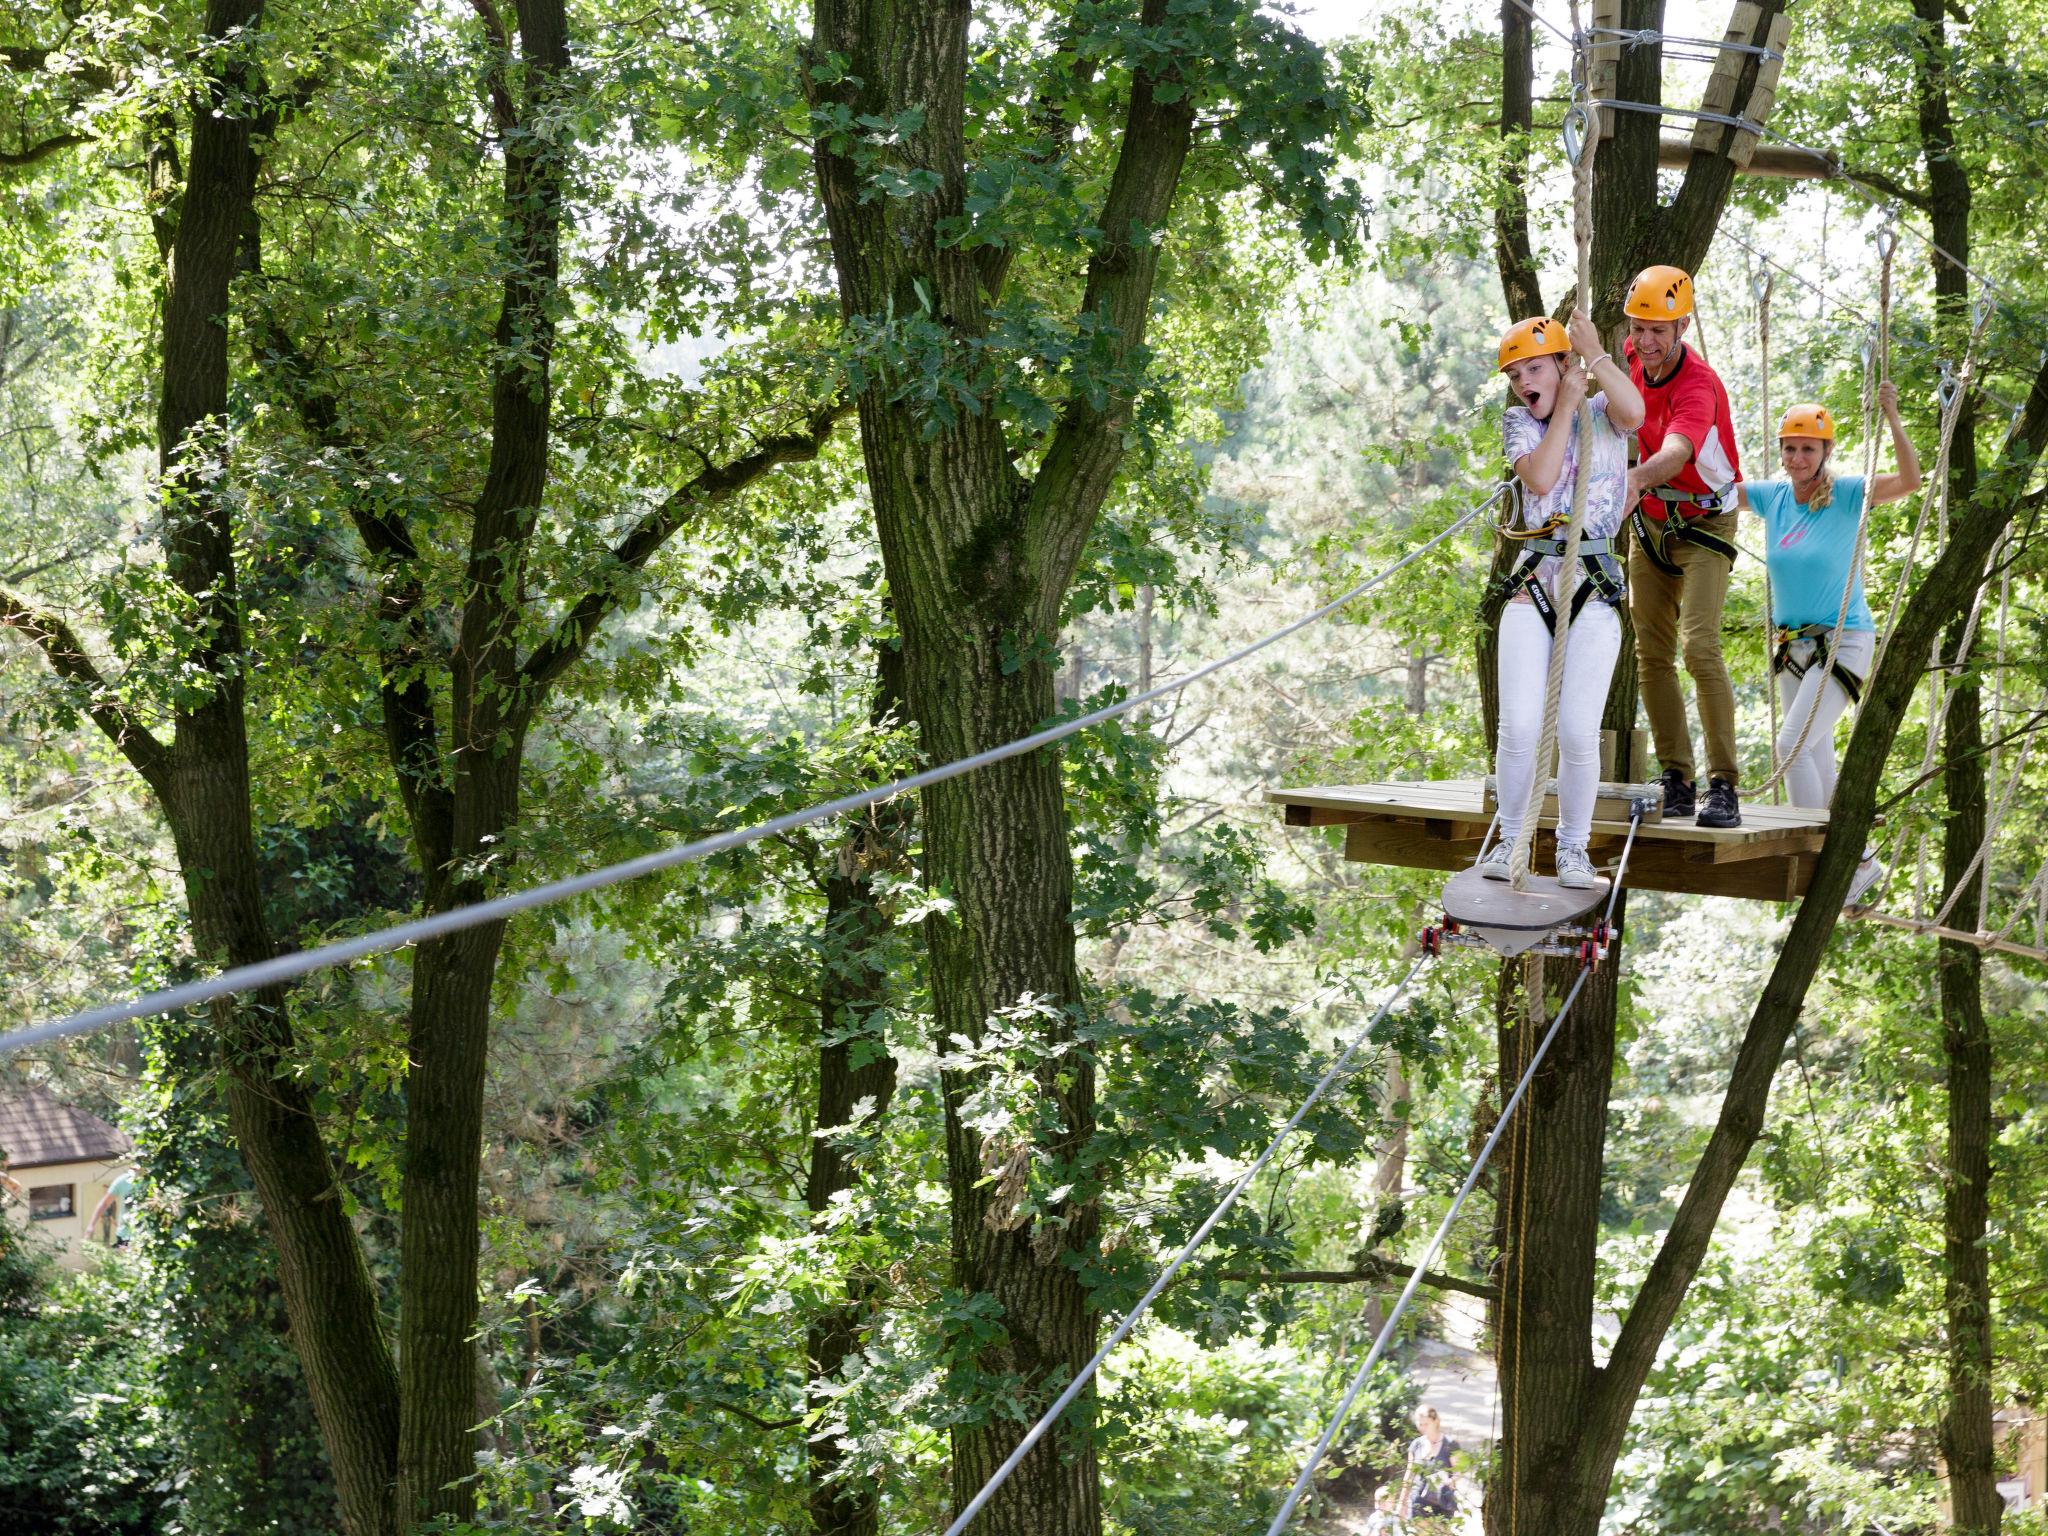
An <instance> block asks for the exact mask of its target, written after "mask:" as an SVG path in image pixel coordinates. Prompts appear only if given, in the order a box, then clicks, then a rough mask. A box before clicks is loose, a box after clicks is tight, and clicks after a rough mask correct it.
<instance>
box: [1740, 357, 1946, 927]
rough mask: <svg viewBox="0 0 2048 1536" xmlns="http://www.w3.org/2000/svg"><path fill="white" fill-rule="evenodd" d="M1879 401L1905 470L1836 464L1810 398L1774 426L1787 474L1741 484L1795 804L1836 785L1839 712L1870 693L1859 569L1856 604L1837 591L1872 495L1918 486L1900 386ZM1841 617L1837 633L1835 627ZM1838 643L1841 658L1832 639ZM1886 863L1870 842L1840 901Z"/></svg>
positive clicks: (1876, 499)
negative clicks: (1860, 469)
mask: <svg viewBox="0 0 2048 1536" xmlns="http://www.w3.org/2000/svg"><path fill="white" fill-rule="evenodd" d="M1877 405H1878V409H1879V410H1880V411H1882V412H1883V413H1884V419H1885V425H1886V426H1887V427H1889V428H1890V429H1891V439H1892V453H1893V455H1894V457H1895V458H1896V459H1897V460H1898V466H1899V467H1898V469H1897V470H1896V471H1895V472H1894V473H1892V474H1889V475H1878V476H1876V477H1874V478H1873V479H1872V480H1871V482H1870V484H1869V486H1868V488H1867V490H1866V487H1865V486H1864V483H1863V477H1862V476H1861V475H1839V476H1838V475H1836V474H1835V473H1834V472H1833V470H1832V469H1831V468H1830V467H1829V466H1830V464H1831V462H1832V460H1833V458H1834V451H1835V418H1834V413H1833V412H1831V411H1829V410H1828V408H1827V407H1826V406H1824V405H1819V404H1815V403H1811V402H1808V403H1805V404H1800V405H1795V406H1793V407H1792V408H1791V409H1790V410H1788V411H1787V412H1785V417H1784V420H1783V421H1781V422H1780V423H1779V425H1778V458H1779V462H1780V463H1781V464H1783V465H1784V468H1785V478H1784V479H1782V480H1766V481H1763V482H1762V483H1760V484H1755V485H1749V486H1745V487H1743V488H1742V491H1741V492H1740V494H1741V496H1742V504H1743V505H1744V506H1746V507H1748V508H1750V509H1751V510H1752V511H1754V512H1756V513H1757V514H1758V515H1759V516H1761V517H1762V518H1763V520H1764V560H1765V563H1766V564H1767V565H1768V567H1769V569H1770V575H1771V624H1772V626H1773V630H1774V634H1773V639H1772V645H1771V672H1772V674H1773V675H1774V678H1775V681H1776V684H1777V689H1778V698H1779V701H1780V702H1781V703H1782V705H1783V706H1784V716H1783V724H1782V725H1781V726H1780V728H1779V732H1778V760H1779V761H1780V762H1783V763H1785V764H1786V765H1787V766H1786V769H1785V788H1786V791H1787V793H1789V794H1790V795H1791V797H1792V803H1793V804H1794V805H1804V806H1812V807H1815V808H1819V807H1824V806H1826V805H1827V803H1828V802H1829V801H1830V800H1832V799H1833V798H1834V794H1835V722H1836V721H1837V720H1839V719H1841V717H1842V712H1843V711H1844V710H1845V709H1847V708H1848V707H1849V706H1850V705H1851V704H1853V703H1856V702H1857V701H1858V700H1860V699H1861V698H1862V697H1863V687H1864V684H1865V683H1866V682H1868V681H1869V678H1870V667H1871V663H1872V661H1873V659H1874V658H1875V656H1876V652H1877V623H1876V620H1875V619H1874V618H1873V617H1872V615H1871V612H1870V603H1869V601H1868V600H1867V599H1866V598H1865V597H1864V595H1863V573H1862V572H1861V571H1860V570H1859V571H1857V572H1856V576H1855V585H1854V587H1852V588H1850V591H1849V604H1848V607H1847V609H1846V610H1845V609H1844V608H1843V606H1842V590H1843V588H1844V587H1845V586H1848V584H1849V573H1850V569H1851V567H1852V566H1853V565H1854V564H1855V562H1856V549H1857V545H1858V543H1859V542H1860V538H1859V535H1860V533H1861V529H1862V525H1863V521H1864V517H1865V515H1866V512H1865V507H1866V504H1867V505H1868V506H1870V507H1881V506H1883V505H1884V504H1885V503H1886V502H1892V501H1899V500H1902V499H1904V498H1905V497H1907V496H1910V495H1912V494H1913V493H1914V492H1915V491H1917V490H1919V489H1920V456H1919V455H1918V454H1917V453H1915V452H1914V451H1913V440H1912V438H1910V437H1908V436H1907V435H1906V428H1905V424H1904V423H1903V422H1902V421H1900V420H1899V391H1898V386H1896V385H1895V384H1893V383H1892V382H1891V381H1890V380H1889V379H1887V380H1886V381H1885V382H1884V383H1883V384H1881V385H1879V386H1878V390H1877ZM1838 615H1839V616H1840V618H1841V621H1842V625H1841V634H1840V636H1839V638H1837V637H1836V634H1835V620H1836V617H1837V616H1838ZM1831 644H1832V645H1833V647H1834V667H1833V669H1832V670H1830V669H1829V667H1828V648H1829V646H1830V645H1831ZM1883 874H1884V865H1883V864H1881V863H1879V862H1878V858H1877V855H1876V853H1875V852H1874V851H1872V850H1870V849H1867V848H1866V849H1865V850H1864V854H1863V862H1862V863H1861V864H1860V865H1858V866H1857V869H1856V878H1855V880H1854V881H1853V882H1851V884H1850V886H1849V895H1848V897H1847V899H1846V900H1845V901H1844V902H1843V905H1844V906H1852V907H1853V906H1855V905H1856V904H1857V903H1858V902H1860V901H1861V900H1862V899H1863V897H1864V895H1865V893H1866V892H1868V891H1869V889H1870V888H1871V886H1872V885H1874V884H1875V883H1876V882H1877V880H1878V879H1879V878H1880V877H1881V876H1882V875H1883Z"/></svg>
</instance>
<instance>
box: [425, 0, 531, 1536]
mask: <svg viewBox="0 0 2048 1536" xmlns="http://www.w3.org/2000/svg"><path fill="white" fill-rule="evenodd" d="M518 23H519V25H518V34H519V35H518V45H519V52H520V60H521V63H522V65H523V69H522V71H521V79H522V83H523V84H524V86H525V93H526V94H525V99H524V101H523V102H522V103H521V104H520V106H519V107H518V108H517V109H515V108H514V106H513V104H512V86H511V83H510V76H511V73H512V71H511V58H510V54H511V40H510V39H509V38H498V39H496V40H495V41H496V42H497V43H498V45H499V48H500V59H499V62H498V64H497V65H496V67H495V68H494V72H493V78H492V81H491V94H492V100H493V103H494V111H495V113H496V117H497V124H498V127H499V130H500V133H501V136H502V142H503V150H504V155H505V172H504V201H503V210H504V211H503V215H502V217H503V224H504V239H505V246H506V249H507V251H508V252H509V253H510V255H511V258H512V265H511V267H510V270H509V271H508V272H507V274H506V276H505V280H504V296H503V299H502V302H501V304H500V307H499V311H498V328H497V348H496V352H495V356H496V357H497V358H498V359H499V361H497V362H496V363H495V364H494V366H493V377H492V387H491V452H490V462H489V465H488V467H487V469H486V471H485V475H484V484H483V489H482V491H481V493H480V494H479V496H478V498H477V503H476V509H475V513H474V517H473V521H472V524H471V529H470V553H469V564H468V573H467V580H466V582H465V585H464V591H465V594H466V599H467V600H466V601H465V603H464V605H463V610H462V624H461V630H460V634H459V638H458V640H457V643H456V647H455V655H454V667H453V677H452V709H451V713H450V745H451V746H452V748H453V752H452V754H451V756H452V761H453V765H454V766H453V772H452V778H451V784H450V787H451V791H452V796H451V798H452V804H453V812H454V815H453V825H452V838H451V847H450V849H449V862H448V863H444V864H441V865H439V866H437V867H431V868H429V869H428V870H427V871H426V875H427V908H428V910H429V911H446V910H449V909H451V908H454V907H460V906H467V905H469V904H471V903H473V902H476V901H479V900H482V899H483V898H484V897H486V896H487V895H489V894H490V889H491V884H492V881H491V879H489V878H487V877H486V876H485V875H484V874H483V873H482V872H481V871H482V870H483V868H485V867H486V866H488V865H489V864H490V863H491V857H492V854H493V851H494V849H496V848H498V847H501V846H502V843H503V839H504V837H505V834H506V833H507V831H509V830H510V829H511V828H512V826H513V825H514V824H515V823H516V822H517V820H518V817H519V773H520V760H521V755H522V753H523V752H524V750H525V745H526V734H527V729H528V726H529V724H530V723H531V720H532V712H533V709H534V707H535V706H536V704H537V702H538V698H537V695H538V693H539V691H540V690H539V689H538V688H537V687H535V686H534V685H533V684H532V682H531V681H530V679H529V678H528V677H527V676H526V675H525V674H524V673H523V672H522V669H521V659H520V654H519V645H520V634H519V626H520V621H521V617H522V615H523V613H524V610H525V605H526V589H525V583H526V558H527V553H528V546H529V544H530V541H531V537H532V533H533V528H534V523H535V520H536V518H537V517H538V516H539V513H540V508H541V502H542V498H543V497H544V496H545V495H546V492H547V484H548V449H549V410H550V398H551V396H550V389H551V374H550V362H551V359H552V357H553V352H554V340H555V326H554V319H553V304H554V301H555V293H556V287H557V281H558V274H559V269H560V241H561V220H562V201H563V178H564V164H563V160H564V155H565V152H566V147H567V140H566V139H557V138H555V137H554V136H552V135H543V134H539V133H535V132H533V131H531V128H530V126H529V125H531V124H533V123H535V122H537V121H540V120H542V119H544V118H545V117H546V116H547V115H548V114H549V113H550V112H551V111H552V110H553V107H554V102H555V99H556V98H557V97H558V96H559V95H560V92H561V89H562V77H563V76H564V75H565V74H566V72H567V70H568V67H569V44H568V34H567V29H566V21H565V17H564V13H563V7H562V0H519V4H518ZM504 936H505V925H504V924H503V923H487V924H484V925H483V926H481V927H477V928H471V929H469V930H468V931H466V932H464V933H459V934H456V935H454V936H452V937H450V938H446V939H440V940H436V941H435V942H433V943H431V944H426V945H422V946H421V948H420V951H419V954H418V955H417V957H416V958H415V959H414V961H413V995H412V1016H411V1021H410V1030H409V1033H408V1036H407V1054H408V1056H409V1058H410V1061H411V1070H410V1072H409V1073H408V1075H407V1078H406V1137H405V1165H404V1170H403V1175H402V1185H401V1188H402V1195H403V1199H404V1214H403V1219H402V1224H401V1227H400V1259H401V1267H400V1272H399V1273H400V1278H399V1362H400V1368H401V1372H402V1375H401V1379H400V1394H401V1403H402V1415H401V1419H400V1429H399V1451H398V1470H399V1493H400V1500H401V1507H402V1509H403V1510H404V1513H405V1515H406V1517H407V1518H408V1519H410V1520H426V1519H430V1518H433V1517H436V1516H446V1517H452V1518H454V1519H457V1520H461V1519H466V1518H468V1517H469V1516H470V1514H471V1513H472V1512H473V1511H474V1509H475V1505H476V1492H475V1488H474V1486H473V1484H472V1482H471V1478H472V1477H473V1475H474V1473H475V1471H476V1457H475V1439H476V1437H475V1434H474V1432H473V1426H474V1425H475V1423H476V1394H477V1375H476V1350H475V1348H474V1346H473V1344H472V1342H471V1336H472V1334H473V1333H474V1332H475V1329H476V1317H477V1253H478V1243H479V1234H478V1220H477V1178H478V1173H479V1169H480V1166H481V1161H482V1153H483V1098H484V1074H485V1069H486V1067H487V1066H488V1063H489V1056H490V1034H491V1005H492V992H493V988H494V985H495V982H496V977H497V967H498V955H499V952H500V950H501V948H502V946H503V942H504Z"/></svg>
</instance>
